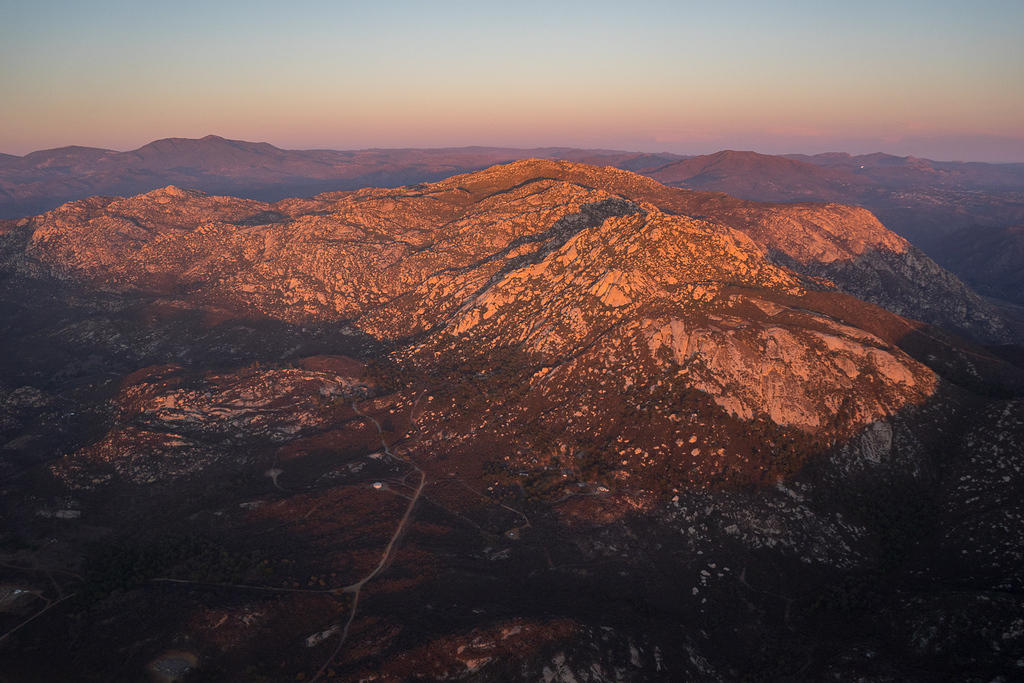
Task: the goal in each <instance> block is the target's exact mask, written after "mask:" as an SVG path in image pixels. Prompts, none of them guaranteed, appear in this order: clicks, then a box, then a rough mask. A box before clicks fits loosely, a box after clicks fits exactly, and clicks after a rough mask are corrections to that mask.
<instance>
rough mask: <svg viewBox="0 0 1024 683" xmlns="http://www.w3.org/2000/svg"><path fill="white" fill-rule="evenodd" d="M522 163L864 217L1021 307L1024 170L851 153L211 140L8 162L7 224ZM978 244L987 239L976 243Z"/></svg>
mask: <svg viewBox="0 0 1024 683" xmlns="http://www.w3.org/2000/svg"><path fill="white" fill-rule="evenodd" d="M525 158H542V159H562V160H567V161H574V162H582V163H588V164H594V165H599V166H614V167H617V168H620V169H624V170H628V171H634V172H637V173H641V174H644V175H648V176H650V177H652V178H654V179H656V180H658V181H659V182H661V183H664V184H666V185H669V186H674V187H682V188H690V189H698V190H706V191H713V192H725V193H728V194H730V195H733V196H735V197H739V198H743V199H749V200H757V201H769V202H793V201H817V202H840V203H844V204H851V205H857V206H863V207H865V208H867V209H869V210H871V211H872V212H873V213H875V214H876V215H877V216H878V217H879V218H880V219H881V220H882V222H883V223H884V224H885V225H886V226H887V227H888V228H890V229H891V230H893V231H895V232H896V233H897V234H899V235H901V236H903V237H905V238H907V239H908V240H910V241H911V242H912V243H914V244H915V245H917V246H919V247H920V248H922V249H923V250H924V251H925V252H926V253H928V254H929V255H930V256H931V257H933V258H934V259H935V260H937V261H938V262H939V263H940V264H942V265H944V266H946V267H949V268H951V269H952V270H953V271H954V272H955V273H956V274H957V275H959V276H960V277H961V278H962V279H964V280H965V281H967V282H970V283H972V284H973V285H974V286H976V287H977V288H978V289H979V290H981V291H983V292H985V293H986V294H987V295H990V296H994V297H997V298H1001V299H1005V300H1009V301H1013V302H1016V303H1018V304H1024V293H1022V292H1021V290H1020V288H1019V287H1016V286H1015V284H1014V283H1015V282H1016V281H1015V280H1014V278H1013V273H1012V271H1013V264H1012V263H1010V264H1007V263H1006V257H1005V255H1004V254H1005V253H1007V252H1009V253H1017V252H1019V251H1020V250H1022V249H1024V244H1022V237H1021V232H1020V231H1019V230H1017V231H1013V230H1008V229H1009V228H1012V227H1013V226H1019V225H1022V224H1024V164H987V163H973V162H940V161H931V160H928V159H919V158H916V157H897V156H892V155H887V154H867V155H859V156H851V155H849V154H844V153H829V154H819V155H814V156H806V155H789V156H771V155H764V154H757V153H755V152H742V151H722V152H718V153H715V154H710V155H702V156H694V157H684V156H680V155H674V154H645V153H638V152H624V151H615V150H599V149H597V150H588V149H575V148H554V147H553V148H541V149H511V148H500V147H466V148H449V149H368V150H355V151H332V150H304V151H299V150H284V149H280V148H277V147H274V146H273V145H270V144H267V143H254V142H244V141H239V140H228V139H225V138H222V137H217V136H213V135H210V136H207V137H205V138H201V139H186V138H168V139H164V140H157V141H155V142H151V143H149V144H147V145H144V146H143V147H140V148H139V149H136V150H133V151H129V152H117V151H112V150H104V149H96V148H88V147H63V148H59V149H53V150H45V151H39V152H32V153H31V154H27V155H25V156H23V157H17V156H10V155H0V218H3V217H7V218H17V217H21V216H26V215H31V214H36V213H39V212H42V211H45V210H48V209H52V208H54V207H56V206H58V205H60V204H61V203H63V202H66V201H70V200H74V199H82V198H85V197H88V196H92V195H133V194H138V193H142V192H148V191H150V190H153V189H156V188H160V187H163V186H166V185H169V184H173V185H176V186H179V187H185V188H190V189H197V190H201V191H203V192H207V193H212V194H228V195H233V196H239V197H244V198H249V199H256V200H261V201H276V200H279V199H282V198H284V197H289V196H309V195H313V194H317V193H321V192H330V191H339V190H352V189H359V188H363V187H394V186H399V185H405V184H412V183H421V182H433V181H436V180H440V179H442V178H445V177H448V176H451V175H453V174H456V173H463V172H470V171H474V170H479V169H483V168H486V167H488V166H491V165H493V164H497V163H503V162H509V161H515V160H521V159H525ZM976 231H977V234H978V235H981V234H984V235H986V237H985V238H984V239H980V240H973V239H972V236H973V235H975V234H976ZM992 235H999V237H998V239H997V238H994V237H992ZM986 249H992V250H998V252H1000V253H996V251H992V252H989V251H986ZM965 253H970V254H971V255H972V256H971V258H970V259H967V258H965V256H964V254H965ZM1007 267H1009V268H1010V271H1011V272H1010V274H1009V275H1007V273H1006V269H1007Z"/></svg>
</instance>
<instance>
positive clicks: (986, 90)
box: [0, 2, 1024, 161]
mask: <svg viewBox="0 0 1024 683" xmlns="http://www.w3.org/2000/svg"><path fill="white" fill-rule="evenodd" d="M106 4H108V5H110V7H108V8H107V10H108V11H107V12H106V13H99V14H97V13H96V8H83V7H81V6H80V5H78V4H76V3H70V2H49V3H47V2H42V3H35V4H33V5H32V6H26V7H17V8H14V9H12V10H11V12H9V15H10V16H9V17H8V18H9V19H12V20H11V21H7V22H6V23H5V24H4V25H5V26H6V28H4V29H0V31H3V34H2V35H0V38H3V40H2V41H0V59H2V60H3V63H4V64H5V65H6V66H5V67H4V69H3V70H2V71H0V92H2V93H4V94H5V99H6V106H5V108H4V112H3V114H2V117H3V119H2V124H3V125H2V126H0V151H3V152H7V153H14V154H24V153H26V152H29V151H32V150H35V149H41V148H47V147H56V146H62V145H67V144H79V145H89V146H99V147H108V148H113V149H121V150H126V149H132V148H135V147H138V146H140V145H142V144H144V143H146V142H148V141H151V140H153V139H156V138H161V137H202V136H204V135H206V134H210V133H214V134H218V135H222V136H225V137H230V138H237V139H247V140H258V141H269V142H271V143H273V144H276V145H278V146H281V147H286V148H339V149H340V148H364V147H434V146H463V145H488V146H515V147H534V146H577V147H603V148H618V149H636V150H642V151H675V152H681V153H703V152H708V151H713V150H714V149H721V148H725V147H731V148H752V149H757V150H758V151H764V152H770V153H778V152H820V151H828V150H845V151H851V152H866V151H888V152H893V153H912V154H918V155H924V156H931V157H933V158H954V157H957V158H976V159H989V160H1001V161H1008V160H1020V161H1024V89H1022V88H1020V87H1019V83H1021V82H1024V47H1022V45H1024V41H1022V40H1019V38H1020V32H1021V28H1022V26H1021V22H1022V21H1024V10H1022V9H1021V5H1020V4H1015V3H999V2H988V3H985V2H982V3H980V5H979V4H975V5H972V6H971V7H970V8H967V6H966V5H964V6H959V5H954V4H953V3H946V2H935V3H931V2H928V3H925V2H920V3H918V2H909V3H904V4H903V5H901V6H900V7H896V8H893V7H890V6H888V5H886V4H883V3H877V4H876V3H873V2H868V3H862V4H861V5H860V6H858V7H856V8H853V7H848V6H846V4H845V3H844V4H842V5H839V4H835V5H834V6H833V5H830V4H829V3H817V4H810V3H809V4H806V5H803V4H802V3H789V4H787V5H786V6H785V7H781V8H780V7H775V8H772V9H767V8H765V7H764V6H763V5H762V4H761V3H754V2H732V3H728V2H727V3H725V5H727V7H723V8H720V9H717V10H712V9H700V10H698V9H694V8H685V9H684V8H680V7H679V6H677V4H675V3H663V2H649V3H644V4H641V5H640V6H639V7H637V8H633V9H631V10H626V9H624V8H622V7H620V6H619V5H617V4H615V3H602V2H592V3H586V4H582V3H580V4H574V3H566V4H565V5H564V6H562V5H559V6H557V7H552V6H550V5H548V4H544V3H532V2H524V3H520V4H519V5H516V6H515V7H511V6H510V7H503V8H501V9H498V8H494V7H481V6H479V5H478V4H471V3H445V4H441V5H436V6H435V5H429V6H428V5H424V4H418V3H400V2H399V3H393V4H392V5H389V6H388V7H387V8H386V9H371V8H368V7H366V6H364V5H361V4H360V5H357V4H354V3H352V4H349V3H317V2H312V3H303V2H298V3H295V4H294V5H291V6H289V7H287V8H286V7H282V6H278V5H270V4H262V3H258V2H257V3H251V4H242V3H239V4H234V3H223V4H218V5H217V6H216V7H215V8H210V7H208V6H207V5H204V4H201V3H191V2H184V3H181V5H180V6H178V5H176V6H175V7H174V8H173V11H171V9H170V8H165V9H162V10H161V9H153V8H140V7H138V6H136V5H134V4H132V3H127V2H124V3H121V2H113V3H106ZM101 17H102V21H101V20H100V18H101Z"/></svg>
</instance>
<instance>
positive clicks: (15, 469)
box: [0, 161, 1024, 681]
mask: <svg viewBox="0 0 1024 683" xmlns="http://www.w3.org/2000/svg"><path fill="white" fill-rule="evenodd" d="M914 258H916V257H915V256H914V253H913V250H911V249H910V248H909V247H908V246H907V244H906V243H905V242H903V241H902V240H900V239H899V238H897V237H895V236H894V235H892V234H891V233H888V232H887V231H886V230H885V229H884V228H883V227H882V226H881V225H880V224H879V223H878V222H877V221H876V220H875V219H874V218H873V217H872V216H871V215H870V214H868V213H866V212H864V211H863V210H861V209H855V208H850V207H845V206H841V205H835V204H830V205H809V204H801V205H790V206H784V205H767V204H756V203H751V202H741V201H739V200H735V199H733V198H730V197H727V196H724V195H717V194H707V193H695V192H689V191H685V190H678V189H672V188H667V187H665V186H663V185H659V184H658V183H656V182H654V181H652V180H650V179H649V178H644V177H641V176H638V175H635V174H632V173H628V172H625V171H618V170H614V169H607V168H596V167H593V166H586V165H581V164H570V163H556V162H543V161H526V162H519V163H513V164H506V165H502V166H497V167H494V168H490V169H487V170H484V171H480V172H477V173H471V174H467V175H462V176H456V177H452V178H449V179H447V180H444V181H441V182H438V183H433V184H424V185H416V186H408V187H403V188H397V189H384V190H381V189H367V190H360V191H356V192H338V193H331V194H324V195H319V196H317V197H313V198H310V199H288V200H283V201H280V202H277V203H273V204H268V203H261V202H254V201H250V200H239V199H233V198H230V197H216V196H209V195H205V194H202V193H197V192H193V191H190V190H184V189H179V188H175V187H168V188H164V189H162V190H157V191H154V192H150V193H148V194H146V195H140V196H138V197H131V198H125V199H114V198H103V197H97V198H92V199H87V200H83V201H79V202H73V203H71V204H67V205H65V206H63V207H61V208H59V209H56V210H54V211H51V212H49V213H47V214H43V215H40V216H35V217H33V218H29V219H25V220H21V221H15V222H6V223H0V266H2V270H0V277H3V278H4V279H3V285H4V287H3V288H0V306H2V308H0V312H3V313H4V316H5V317H4V318H0V320H3V321H4V324H5V325H6V327H5V328H4V330H5V331H10V334H8V335H0V347H2V349H3V350H4V351H5V352H6V353H5V354H0V369H2V370H3V371H4V376H3V382H2V383H0V438H2V441H0V446H2V449H0V450H2V453H3V457H2V458H0V468H2V469H0V474H2V475H3V476H0V479H2V481H3V487H4V488H3V494H4V495H3V496H0V502H2V504H3V505H4V506H5V507H4V509H3V510H2V512H4V513H5V515H7V516H8V517H9V518H10V519H11V520H12V524H11V525H10V526H9V530H8V527H4V528H3V529H2V530H0V532H2V533H3V534H7V535H6V536H0V539H4V540H9V539H11V538H15V541H16V545H17V547H16V548H15V549H14V551H12V558H15V559H13V560H12V562H13V563H14V564H15V569H16V570H17V571H18V572H20V573H19V574H18V576H17V577H16V580H15V579H11V580H8V579H7V578H4V580H3V582H2V583H3V586H4V587H6V588H5V590H7V592H8V593H9V594H10V595H14V596H15V597H17V596H21V595H23V593H24V594H28V593H27V591H31V593H30V595H31V596H32V597H31V600H33V601H34V602H33V604H35V605H37V607H38V606H41V605H42V603H43V601H46V605H45V608H46V609H48V610H50V612H51V613H50V614H47V615H45V616H46V618H41V619H38V620H36V621H34V622H32V624H31V625H30V627H26V628H24V629H22V630H20V631H19V632H18V633H17V634H15V637H16V638H17V639H18V640H16V641H15V642H16V644H17V646H16V647H9V648H6V649H5V650H3V652H0V655H3V656H5V657H8V655H11V656H10V657H8V658H9V659H12V660H14V661H15V663H16V664H17V665H18V666H21V667H23V670H24V671H29V672H30V673H31V674H32V675H30V676H28V677H27V679H28V680H39V679H43V680H67V679H68V678H69V677H71V678H73V677H74V672H75V671H76V670H77V669H79V668H81V663H82V662H89V663H90V666H91V667H92V669H94V670H95V671H97V672H99V673H97V678H98V679H102V680H134V679H137V678H140V677H144V676H146V675H165V674H166V675H170V676H178V675H181V676H184V677H199V678H202V679H204V680H205V679H210V680H214V679H216V680H220V679H227V680H233V679H237V678H242V679H250V678H251V679H253V680H259V679H264V680H312V679H318V680H319V679H323V678H327V679H331V678H332V677H333V678H336V679H341V680H366V679H373V678H376V679H379V680H411V679H417V678H424V677H426V678H430V679H432V680H435V679H436V680H465V679H467V678H470V679H480V680H520V679H526V680H570V679H572V680H581V681H582V680H634V679H635V680H690V679H700V680H745V679H748V678H755V677H758V676H760V677H765V676H768V677H769V678H771V677H776V678H783V679H785V678H787V677H788V678H797V679H803V678H808V679H813V680H818V679H822V680H826V679H830V678H834V679H837V680H846V679H856V678H871V679H873V678H877V677H878V676H879V675H881V676H882V677H883V678H884V677H885V676H890V677H891V673H892V672H893V671H899V672H900V675H901V676H902V675H903V673H904V672H905V671H911V670H910V669H901V668H900V667H918V670H919V671H924V672H925V673H926V674H927V675H924V676H915V675H908V676H905V678H906V679H907V680H918V679H919V680H931V677H930V675H931V674H932V673H934V671H936V670H943V671H947V670H948V671H954V670H955V671H960V670H963V671H968V672H969V673H971V675H970V676H964V678H965V679H969V680H974V679H975V678H977V679H978V680H990V679H992V678H994V677H995V675H996V674H997V673H999V672H1001V671H1003V670H1004V669H1005V666H1004V665H1006V664H1007V662H1009V663H1010V665H1011V666H1016V664H1015V662H1016V661H1017V660H1018V659H1019V658H1020V656H1021V653H1024V650H1022V649H1021V648H1022V647H1024V639H1022V638H1021V635H1020V630H1019V628H1018V626H1019V624H1018V623H1017V622H1019V615H1020V613H1021V604H1020V599H1019V598H1018V597H1017V596H1015V595H1014V593H1013V591H1016V590H1018V589H1019V587H1020V581H1019V579H1018V577H1019V576H1020V575H1021V572H1020V571H1019V568H1020V567H1019V565H1020V557H1021V554H1020V550H1021V544H1022V539H1021V535H1020V534H1019V533H1015V532H1014V529H1015V528H1017V527H1019V526H1020V525H1019V521H1020V505H1019V500H1020V495H1019V494H1020V484H1021V477H1020V476H1019V471H1020V467H1019V466H1018V465H1019V462H1017V460H1019V458H1017V460H1015V456H1016V455H1017V453H1018V452H1019V451H1020V448H1019V446H1020V443H1021V439H1020V438H1019V437H1020V433H1021V431H1022V424H1024V422H1022V419H1021V409H1020V400H1019V394H1020V392H1021V390H1022V388H1024V380H1022V379H1021V377H1020V371H1019V369H1015V368H1014V367H1013V366H1012V365H1011V364H1010V363H1007V362H1005V361H1004V360H1002V359H1000V358H999V357H997V356H995V355H993V353H992V352H991V351H989V350H987V349H985V348H980V347H972V346H970V345H969V344H967V343H965V342H962V341H960V340H957V339H955V338H953V337H951V336H950V335H948V334H946V333H944V332H942V331H941V330H939V329H937V328H934V327H931V326H928V325H926V324H924V323H921V322H916V321H914V320H910V319H907V318H904V317H901V316H900V315H897V314H895V313H893V312H892V311H889V310H886V309H885V308H881V307H879V306H877V305H874V304H872V303H868V302H866V301H864V300H862V299H858V298H854V297H853V296H851V295H850V293H851V292H858V291H861V292H866V294H864V295H863V296H864V297H865V298H869V299H872V300H874V301H875V302H876V303H878V302H879V301H881V297H882V296H883V295H884V296H888V297H891V301H892V302H893V303H892V304H891V306H892V308H894V309H898V310H915V311H925V312H927V311H926V309H925V308H922V306H924V305H925V304H926V303H927V301H925V300H924V299H920V298H918V295H919V294H920V292H921V291H923V290H921V289H920V287H922V286H924V285H925V284H927V283H928V282H935V283H938V285H937V286H939V291H941V292H943V294H942V298H943V301H942V302H941V305H940V307H939V308H934V309H932V310H933V312H935V314H936V315H937V316H939V315H940V314H942V312H943V311H945V310H947V308H943V307H946V306H947V305H948V306H949V307H953V308H955V307H957V306H959V307H960V310H962V311H963V312H964V315H965V316H967V317H965V318H962V319H961V320H963V321H966V323H965V324H969V325H974V324H975V323H976V322H978V321H980V320H983V318H977V317H975V318H971V317H970V316H971V315H974V314H975V313H977V310H978V309H975V308H973V305H974V304H973V303H972V299H971V298H970V296H967V295H964V296H961V295H960V294H958V293H957V292H958V291H959V290H956V287H955V283H953V284H950V281H947V280H943V279H942V278H943V277H944V276H942V275H941V273H939V274H938V275H936V272H935V271H934V270H932V269H931V266H928V265H927V264H924V265H921V264H920V263H918V265H920V266H921V267H920V268H919V269H916V266H913V264H914V263H915V261H914ZM944 283H945V284H944ZM947 285H948V286H947ZM915 287H917V288H918V289H915ZM858 288H861V289H858ZM872 288H873V289H872ZM915 292H916V293H915ZM936 305H939V303H937V304H936ZM900 306H903V307H907V308H899V307H900ZM948 310H952V309H948ZM982 313H983V311H982ZM940 317H941V316H940ZM972 320H973V321H974V322H971V321H972ZM951 326H953V327H956V325H951ZM982 327H983V325H982ZM972 329H975V330H977V329H981V328H978V327H974V328H972ZM1015 396H1016V398H1014V397H1015ZM8 513H10V514H8ZM6 518H7V517H5V519H6ZM1015 525H1016V526H1015ZM5 564H7V563H5ZM5 569H6V567H5ZM51 570H52V571H51ZM76 577H87V578H85V579H81V580H80V579H78V578H76ZM79 589H84V591H85V592H84V593H82V595H83V596H84V597H83V599H82V600H81V601H79V600H72V599H70V598H69V599H67V600H63V598H62V597H61V596H74V595H77V594H76V593H75V591H78V590H79ZM0 592H2V591H0ZM38 596H45V597H44V600H43V601H39V600H38ZM993 596H998V597H993ZM2 598H3V596H2V595H0V603H4V604H0V607H3V608H4V609H18V610H21V609H23V607H24V605H22V602H18V603H17V604H11V603H10V601H9V600H8V601H6V602H5V601H4V600H2ZM27 599H28V598H22V597H18V600H19V601H24V600H27ZM62 600H63V601H62ZM5 605H6V606H5ZM51 605H52V609H51ZM65 609H67V610H68V614H69V615H71V616H73V617H74V618H72V619H63V618H52V619H51V618H50V617H51V616H52V617H56V616H57V615H58V614H61V615H62V616H63V610H65ZM950 609H953V610H954V611H956V612H957V613H958V614H959V613H968V614H969V615H970V617H969V622H970V624H971V625H973V626H977V628H976V629H974V631H976V632H977V633H978V634H980V635H979V636H978V637H979V638H982V639H984V640H985V642H984V644H983V645H984V647H982V646H976V647H973V646H972V647H973V649H972V652H973V654H972V655H971V659H970V660H969V662H968V664H964V659H963V657H962V655H963V652H964V649H965V648H963V647H961V645H960V643H959V641H957V640H956V638H954V637H948V638H947V637H946V636H945V635H942V634H945V633H947V631H948V629H945V627H944V626H942V625H943V624H945V623H946V622H945V621H944V619H946V618H947V614H948V613H949V611H950ZM0 611H2V610H0ZM7 614H8V613H7V612H3V613H0V616H3V617H4V618H7V617H6V616H5V615H7ZM27 616H28V615H27V614H24V615H21V616H18V617H17V618H16V619H15V618H14V617H11V618H12V619H15V620H14V621H12V622H11V623H12V624H14V625H16V624H17V623H18V622H20V621H21V620H22V619H23V618H24V617H27ZM89 623H101V624H103V625H104V628H103V629H95V630H94V631H92V632H89V631H88V630H86V631H85V632H83V631H82V630H81V629H80V628H79V625H81V624H89ZM974 631H972V632H974ZM850 634H854V636H855V637H851V635H850ZM893 634H897V636H894V635H893ZM900 634H902V635H900ZM907 634H909V635H907ZM894 638H896V639H895V640H894ZM899 638H903V639H904V640H902V641H901V640H899ZM54 642H59V643H67V644H68V645H67V647H68V648H70V652H71V653H72V654H71V655H69V656H68V657H66V658H63V659H62V658H59V657H45V658H44V657H43V656H42V654H41V653H47V652H49V650H48V649H47V648H48V647H49V644H50V643H54ZM792 642H799V643H800V644H801V645H800V646H799V647H797V648H794V647H792V646H791V643H792ZM806 643H810V644H813V645H814V647H810V646H808V647H804V645H803V644H806ZM851 643H853V645H851ZM819 644H820V647H818V645H819ZM22 645H26V647H22ZM995 645H998V647H995ZM986 648H987V649H986ZM12 653H13V654H12ZM108 653H114V654H108ZM808 653H811V654H808ZM1007 653H1009V654H1007ZM115 655H116V656H115ZM935 657H939V658H940V664H941V666H940V665H934V663H933V662H932V660H933V659H934V658H935ZM943 658H944V659H943ZM907 662H910V664H907ZM5 663H6V661H5ZM865 663H866V664H865ZM865 667H867V668H865ZM318 672H322V674H323V675H321V673H318ZM978 672H980V673H983V674H985V675H984V676H981V675H980V674H979V675H977V676H975V675H974V674H975V673H978ZM913 673H914V671H911V674H913ZM776 674H777V675H776ZM317 677H319V678H317ZM23 678H25V677H23Z"/></svg>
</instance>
